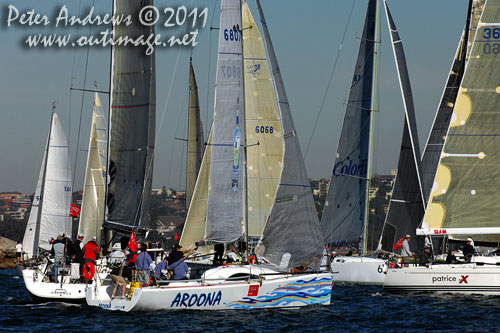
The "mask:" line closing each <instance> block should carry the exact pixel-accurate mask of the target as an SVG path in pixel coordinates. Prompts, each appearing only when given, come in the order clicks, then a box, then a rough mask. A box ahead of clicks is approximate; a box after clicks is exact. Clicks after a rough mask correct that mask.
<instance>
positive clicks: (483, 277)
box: [384, 0, 500, 295]
mask: <svg viewBox="0 0 500 333" xmlns="http://www.w3.org/2000/svg"><path fill="white" fill-rule="evenodd" d="M470 8H472V11H473V12H481V17H480V19H479V22H478V23H477V30H476V25H475V24H474V22H473V23H472V24H471V31H472V30H475V33H472V36H473V42H472V45H471V48H470V54H469V57H468V60H467V64H466V67H465V72H464V74H463V78H462V80H461V84H460V88H459V90H458V96H457V97H456V100H454V101H451V104H450V105H451V106H452V107H453V113H452V115H451V118H450V120H449V125H448V126H447V133H446V137H445V140H444V145H443V144H442V145H441V149H442V150H441V151H440V159H439V164H438V165H437V171H436V172H435V177H434V179H433V180H434V183H433V186H432V191H430V195H429V200H428V206H427V210H426V211H425V215H424V217H423V221H422V224H421V226H420V228H418V229H417V234H419V235H428V234H430V235H434V236H444V235H446V236H447V237H450V238H455V239H461V238H463V237H467V236H471V235H475V236H474V238H475V239H476V240H481V241H490V242H491V241H495V242H497V241H498V239H499V238H500V237H499V234H500V228H499V223H498V222H497V213H498V208H499V207H498V200H497V199H496V193H497V192H498V186H497V185H496V182H495V179H496V172H497V171H496V168H495V165H498V163H499V161H498V152H497V151H498V147H499V143H498V142H496V141H497V137H498V126H497V124H498V122H499V121H500V120H499V119H500V118H499V113H498V105H499V102H500V100H499V97H498V91H499V90H498V87H497V86H498V77H499V74H500V73H499V71H498V66H497V65H496V64H497V62H498V57H499V53H498V52H492V47H496V46H495V45H498V43H497V42H498V39H499V38H500V35H495V36H493V35H492V32H493V31H497V32H498V31H500V26H499V24H498V22H500V16H499V13H500V10H499V9H500V1H498V0H487V1H486V2H484V1H474V2H473V5H472V6H469V9H470ZM481 9H482V10H481ZM472 21H474V18H473V19H472ZM465 34H469V32H468V31H466V32H465ZM438 118H439V117H438V116H436V120H437V119H438ZM499 262H500V261H499V260H498V258H497V257H484V256H477V257H473V258H472V260H471V263H468V264H434V265H430V266H429V267H406V268H402V269H389V270H388V272H387V277H386V280H385V283H384V288H385V289H386V290H393V291H436V292H447V293H464V294H471V293H478V294H495V295H498V294H500V268H499V266H498V265H500V264H499Z"/></svg>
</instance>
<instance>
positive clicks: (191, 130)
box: [186, 62, 205, 209]
mask: <svg viewBox="0 0 500 333" xmlns="http://www.w3.org/2000/svg"><path fill="white" fill-rule="evenodd" d="M187 146H188V147H187V163H186V209H187V208H189V204H190V203H191V198H192V197H193V191H194V186H195V184H196V178H197V177H198V172H199V171H200V166H201V160H202V158H203V151H204V149H205V142H203V126H202V124H201V118H200V102H199V100H198V85H197V84H196V77H195V76H194V69H193V63H192V62H189V107H188V144H187Z"/></svg>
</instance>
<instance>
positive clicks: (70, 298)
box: [23, 268, 85, 303]
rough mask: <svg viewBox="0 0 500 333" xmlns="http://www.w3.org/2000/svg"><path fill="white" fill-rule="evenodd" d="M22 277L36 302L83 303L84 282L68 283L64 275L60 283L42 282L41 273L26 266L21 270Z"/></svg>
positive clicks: (67, 278)
mask: <svg viewBox="0 0 500 333" xmlns="http://www.w3.org/2000/svg"><path fill="white" fill-rule="evenodd" d="M23 279H24V284H25V285H26V288H27V289H28V291H29V293H30V294H31V297H32V298H33V300H34V301H36V302H53V301H56V302H68V303H85V284H84V283H69V282H70V281H69V277H64V281H63V283H62V284H61V282H58V283H55V282H43V277H42V274H41V273H38V271H36V270H34V269H31V268H27V269H25V270H23ZM59 281H60V279H59Z"/></svg>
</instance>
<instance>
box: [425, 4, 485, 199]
mask: <svg viewBox="0 0 500 333" xmlns="http://www.w3.org/2000/svg"><path fill="white" fill-rule="evenodd" d="M480 1H481V2H484V1H482V0H476V1H472V0H470V1H469V10H468V16H467V23H466V25H465V29H464V34H462V38H461V39H460V42H459V44H458V49H457V52H456V54H455V58H454V59H453V64H452V66H451V69H450V74H449V76H448V81H447V82H446V86H445V88H444V91H443V95H442V97H441V103H440V104H439V108H438V110H437V112H436V117H435V118H434V123H433V124H432V129H431V132H430V134H429V138H428V140H427V144H426V146H425V150H424V154H423V156H422V176H423V184H424V197H425V200H426V203H427V202H428V200H429V195H430V192H431V190H432V184H433V183H434V177H435V175H436V170H437V167H438V164H439V159H440V157H441V151H442V150H443V146H444V142H445V137H446V133H447V132H448V127H449V124H450V119H451V115H452V113H453V107H454V106H455V100H456V99H457V94H458V88H459V87H460V82H461V81H462V77H463V73H464V70H465V64H466V61H467V54H468V49H469V48H468V47H467V45H468V44H469V40H474V35H475V33H476V30H475V29H470V26H473V27H475V26H477V22H478V21H479V15H477V14H476V15H473V13H472V11H473V10H474V11H476V10H478V8H477V7H478V6H477V5H479V4H478V3H479V2H480ZM480 6H482V4H481V5H480ZM479 12H480V11H479Z"/></svg>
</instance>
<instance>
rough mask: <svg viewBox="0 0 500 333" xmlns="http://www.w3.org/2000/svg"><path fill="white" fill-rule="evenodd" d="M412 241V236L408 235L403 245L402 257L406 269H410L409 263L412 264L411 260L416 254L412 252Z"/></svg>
mask: <svg viewBox="0 0 500 333" xmlns="http://www.w3.org/2000/svg"><path fill="white" fill-rule="evenodd" d="M410 240H411V236H410V235H406V237H405V240H404V241H403V244H402V245H401V257H402V258H403V263H404V266H405V267H408V263H409V262H410V260H409V258H410V257H413V256H414V255H415V254H414V253H413V252H411V250H410Z"/></svg>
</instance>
